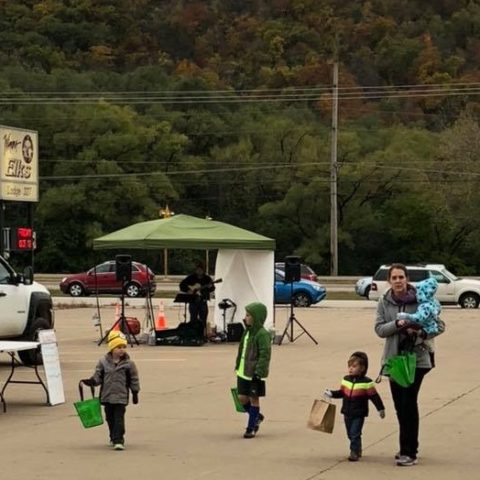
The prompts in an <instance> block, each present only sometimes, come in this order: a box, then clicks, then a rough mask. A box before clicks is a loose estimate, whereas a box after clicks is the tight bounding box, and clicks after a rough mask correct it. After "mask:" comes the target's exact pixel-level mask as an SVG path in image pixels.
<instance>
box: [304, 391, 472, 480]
mask: <svg viewBox="0 0 480 480" xmlns="http://www.w3.org/2000/svg"><path fill="white" fill-rule="evenodd" d="M479 388H480V384H478V385H475V386H474V387H472V388H471V389H470V390H467V391H465V392H462V393H460V394H459V395H457V396H456V397H454V398H452V399H450V400H448V402H445V403H444V404H442V405H440V406H439V407H437V408H434V409H433V410H430V411H429V412H427V413H426V414H425V415H422V416H421V418H427V417H429V416H430V415H434V414H435V413H437V412H440V411H441V410H443V409H444V408H446V407H448V406H450V405H452V404H454V403H455V402H457V401H458V400H461V399H462V398H464V397H467V396H468V395H470V394H471V393H473V392H474V391H475V390H478V389H479ZM397 432H398V430H397V429H395V430H394V431H393V432H390V433H388V434H387V435H384V436H383V437H381V438H379V439H378V440H377V441H376V442H373V443H370V444H369V445H367V446H366V447H365V449H364V450H368V449H369V448H371V447H374V446H375V445H378V444H379V443H382V442H384V441H385V440H386V439H387V438H390V437H391V436H392V435H397ZM342 463H347V461H346V460H344V459H342V460H338V461H337V462H334V463H333V464H332V465H329V466H328V467H326V468H323V469H322V470H320V471H319V472H317V473H315V474H313V475H311V476H309V477H306V478H305V479H304V480H314V479H315V480H320V479H321V475H323V474H325V473H327V472H329V471H330V470H333V469H334V468H337V467H338V466H339V465H341V464H342Z"/></svg>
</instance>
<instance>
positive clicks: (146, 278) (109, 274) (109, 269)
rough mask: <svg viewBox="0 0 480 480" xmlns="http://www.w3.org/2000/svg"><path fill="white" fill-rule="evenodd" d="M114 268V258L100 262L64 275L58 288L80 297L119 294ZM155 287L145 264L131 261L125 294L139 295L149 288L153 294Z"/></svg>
mask: <svg viewBox="0 0 480 480" xmlns="http://www.w3.org/2000/svg"><path fill="white" fill-rule="evenodd" d="M115 270H116V262H115V260H110V261H108V262H104V263H101V264H100V265H97V266H96V267H93V268H91V269H90V270H88V272H83V273H76V274H73V275H68V276H67V277H64V278H63V279H62V281H61V282H60V290H61V291H62V292H63V293H68V294H69V295H71V296H72V297H81V296H82V295H90V294H91V293H114V294H121V293H122V281H121V280H117V276H116V272H115ZM147 271H148V273H147ZM156 287H157V285H156V283H155V275H154V273H153V272H152V271H151V270H150V269H149V268H148V267H147V266H146V265H144V264H142V263H138V262H132V279H131V280H130V281H129V282H128V283H126V285H125V291H124V293H125V295H126V296H127V297H139V296H142V295H146V294H147V292H148V291H149V289H150V294H151V295H153V293H154V292H155V289H156Z"/></svg>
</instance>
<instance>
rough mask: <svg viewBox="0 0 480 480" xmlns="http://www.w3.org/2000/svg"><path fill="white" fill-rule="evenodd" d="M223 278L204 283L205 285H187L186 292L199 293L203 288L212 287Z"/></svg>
mask: <svg viewBox="0 0 480 480" xmlns="http://www.w3.org/2000/svg"><path fill="white" fill-rule="evenodd" d="M221 282H223V280H222V279H221V278H219V279H217V280H214V281H213V282H210V283H206V284H205V285H200V284H199V283H195V284H194V285H189V286H188V293H192V294H194V295H201V294H202V292H203V290H205V289H207V288H210V287H212V286H213V285H214V284H216V283H221Z"/></svg>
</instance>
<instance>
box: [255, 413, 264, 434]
mask: <svg viewBox="0 0 480 480" xmlns="http://www.w3.org/2000/svg"><path fill="white" fill-rule="evenodd" d="M264 420H265V417H264V416H263V415H262V414H261V413H259V414H258V418H257V423H256V425H255V426H254V427H253V431H254V432H255V433H257V432H258V430H259V429H260V424H261V423H262V422H263V421H264Z"/></svg>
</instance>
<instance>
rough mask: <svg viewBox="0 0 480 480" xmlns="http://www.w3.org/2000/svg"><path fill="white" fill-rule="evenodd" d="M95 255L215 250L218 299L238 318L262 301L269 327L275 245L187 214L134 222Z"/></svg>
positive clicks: (102, 242) (104, 240)
mask: <svg viewBox="0 0 480 480" xmlns="http://www.w3.org/2000/svg"><path fill="white" fill-rule="evenodd" d="M93 248H94V249H96V250H101V249H103V250H107V249H109V250H110V249H143V250H157V249H164V248H168V249H173V248H185V249H201V250H204V249H208V250H216V249H218V254H217V261H216V265H215V278H216V279H219V278H221V279H222V283H219V284H217V288H216V293H215V295H216V298H217V299H223V298H228V299H231V300H233V302H235V304H236V305H237V308H238V311H239V314H240V315H243V308H244V307H245V305H247V304H248V303H250V302H253V301H261V302H263V303H265V304H266V305H267V307H268V310H269V315H268V317H267V321H266V326H269V325H271V324H272V323H273V282H274V253H273V252H274V249H275V240H273V239H271V238H268V237H264V236H262V235H259V234H257V233H254V232H250V231H248V230H244V229H242V228H239V227H235V226H233V225H229V224H227V223H222V222H217V221H214V220H206V219H202V218H197V217H192V216H189V215H175V216H172V217H169V218H163V219H158V220H150V221H147V222H141V223H136V224H134V225H130V226H128V227H126V228H123V229H121V230H117V231H115V232H112V233H109V234H108V235H105V236H103V237H99V238H96V239H95V240H94V241H93ZM214 319H215V324H216V326H217V329H223V318H222V312H221V310H220V309H219V308H218V306H215V311H214Z"/></svg>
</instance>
